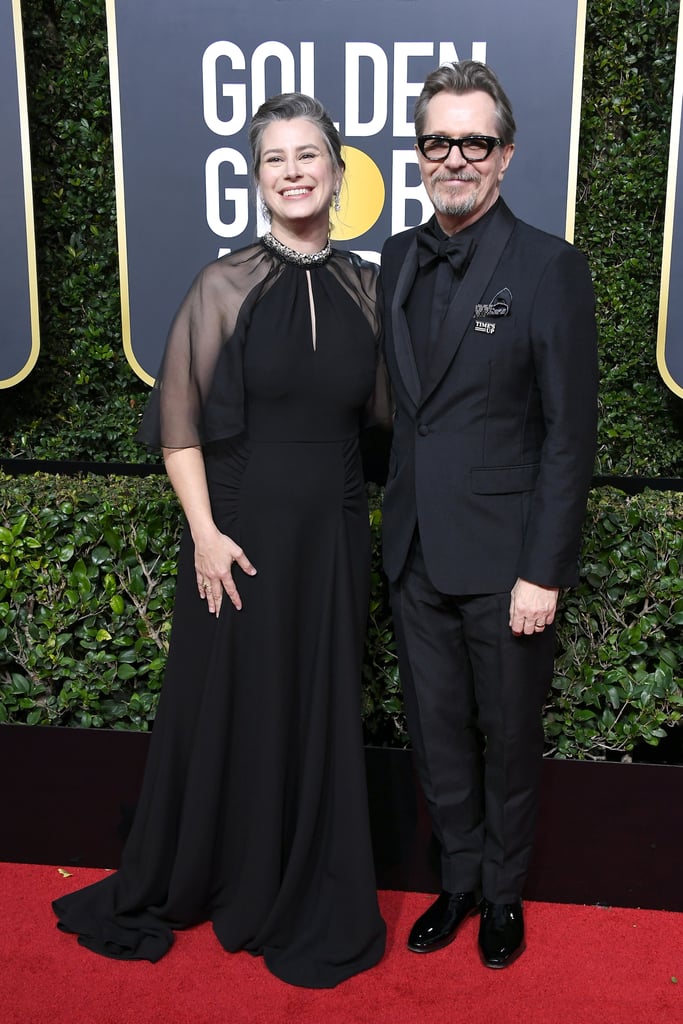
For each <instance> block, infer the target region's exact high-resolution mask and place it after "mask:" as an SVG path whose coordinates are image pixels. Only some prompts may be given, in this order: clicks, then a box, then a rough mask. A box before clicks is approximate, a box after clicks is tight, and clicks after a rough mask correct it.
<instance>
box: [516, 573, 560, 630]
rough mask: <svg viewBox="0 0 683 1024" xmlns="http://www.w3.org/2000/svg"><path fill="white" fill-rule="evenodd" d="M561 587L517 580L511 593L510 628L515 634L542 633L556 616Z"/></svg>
mask: <svg viewBox="0 0 683 1024" xmlns="http://www.w3.org/2000/svg"><path fill="white" fill-rule="evenodd" d="M559 592H560V588H559V587H541V586H539V585H538V584H537V583H529V581H528V580H519V579H518V580H517V582H516V583H515V585H514V587H513V588H512V593H511V594H510V629H511V630H512V632H513V633H514V634H515V636H521V635H522V634H523V633H526V634H527V635H531V634H532V633H542V632H543V630H544V629H545V627H546V626H549V625H550V624H551V623H552V622H553V620H554V618H555V610H556V608H557V597H558V594H559Z"/></svg>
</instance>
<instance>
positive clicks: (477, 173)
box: [416, 92, 515, 234]
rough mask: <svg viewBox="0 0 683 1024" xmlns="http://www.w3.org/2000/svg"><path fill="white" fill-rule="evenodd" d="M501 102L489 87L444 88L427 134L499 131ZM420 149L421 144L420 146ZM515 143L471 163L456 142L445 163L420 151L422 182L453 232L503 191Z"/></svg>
mask: <svg viewBox="0 0 683 1024" xmlns="http://www.w3.org/2000/svg"><path fill="white" fill-rule="evenodd" d="M495 110H496V108H495V103H494V101H493V99H492V97H491V96H489V95H488V93H485V92H466V93H461V94H456V93H451V92H440V93H437V95H436V96H434V97H433V98H432V99H431V100H430V101H429V103H428V105H427V116H426V119H425V126H424V129H423V134H425V135H444V136H447V137H449V138H452V139H462V138H464V137H465V136H467V135H491V136H497V135H498V123H497V120H496V114H495ZM416 148H417V147H416ZM514 148H515V147H514V145H508V146H496V147H495V148H494V149H493V150H492V151H491V153H490V154H489V155H488V156H487V157H486V159H485V160H482V161H480V162H477V163H468V162H467V161H466V160H465V158H464V157H463V156H462V154H461V153H460V150H459V149H458V147H457V146H453V147H452V148H451V151H450V153H449V155H448V157H447V158H446V160H445V161H443V163H436V162H434V161H431V160H427V158H426V157H424V156H423V155H422V153H420V151H419V149H418V150H417V158H418V163H419V166H420V174H421V175H422V181H423V183H424V186H425V188H426V190H427V194H428V195H429V198H430V199H431V201H432V204H433V205H434V209H435V210H436V218H437V220H438V222H439V224H440V225H441V227H442V228H443V230H444V231H445V232H446V233H447V234H453V233H454V232H455V231H460V230H461V229H462V228H464V227H467V225H468V224H472V223H474V221H476V220H479V218H480V217H482V216H483V215H484V214H485V213H486V211H487V210H489V209H490V208H491V207H492V206H493V204H494V203H495V201H496V199H497V198H498V195H499V192H500V183H501V181H502V180H503V176H504V174H505V171H506V170H507V167H508V164H509V163H510V160H511V159H512V154H513V152H514Z"/></svg>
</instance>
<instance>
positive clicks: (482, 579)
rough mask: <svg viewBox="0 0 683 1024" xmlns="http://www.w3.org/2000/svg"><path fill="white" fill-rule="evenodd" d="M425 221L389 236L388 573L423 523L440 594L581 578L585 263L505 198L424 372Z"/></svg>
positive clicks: (588, 379)
mask: <svg viewBox="0 0 683 1024" xmlns="http://www.w3.org/2000/svg"><path fill="white" fill-rule="evenodd" d="M417 230H418V229H416V228H412V229H410V230H408V231H404V232H402V233H401V234H398V235H395V236H393V237H392V238H390V239H389V240H388V241H387V242H386V244H385V246H384V250H383V253H382V269H381V281H382V291H383V295H384V300H383V301H384V330H385V339H384V345H385V356H386V361H387V366H388V368H389V374H390V376H391V381H392V385H393V390H394V401H395V406H396V415H395V422H394V437H393V443H392V450H391V456H390V464H389V477H388V480H387V485H386V490H385V495H384V511H383V520H384V564H385V569H386V572H387V575H388V576H389V578H390V580H392V581H393V580H396V579H397V578H398V576H399V575H400V573H401V570H402V568H403V566H404V564H405V560H406V556H407V553H408V550H409V547H410V543H411V539H412V537H413V535H414V531H415V527H416V526H418V527H419V533H420V539H421V543H422V548H423V553H424V558H425V563H426V567H427V571H428V573H429V576H430V579H431V581H432V583H433V585H434V586H435V587H436V588H437V589H438V590H440V591H442V592H443V593H448V594H463V595H464V594H475V593H479V594H482V593H501V592H503V591H507V590H509V589H510V588H511V587H512V586H513V585H514V582H515V580H516V579H517V577H521V578H523V579H526V580H530V581H531V582H533V583H538V584H541V585H543V586H569V585H572V584H574V583H575V582H576V581H577V573H578V565H577V562H578V553H579V547H580V534H581V524H582V521H583V516H584V512H585V503H586V497H587V493H588V488H589V485H590V480H591V475H592V472H593V462H594V457H595V435H596V419H597V345H596V326H595V312H594V297H593V287H592V282H591V276H590V272H589V269H588V265H587V263H586V260H585V259H584V257H583V256H582V255H581V254H580V253H579V252H578V250H576V249H575V248H574V247H573V246H571V245H570V244H569V243H567V242H565V241H563V240H562V239H560V238H556V237H555V236H553V235H549V234H546V233H545V232H542V231H539V230H537V229H536V228H533V227H530V226H529V225H528V224H525V223H524V222H523V221H520V220H518V219H517V218H516V217H514V216H513V215H512V213H511V212H510V210H509V209H508V208H507V206H506V205H505V204H504V203H503V202H502V200H501V201H500V202H499V204H498V207H497V209H496V210H495V212H494V214H493V216H492V218H491V221H490V224H489V226H488V227H487V229H486V231H485V233H484V235H483V237H482V238H481V239H480V240H479V243H478V246H477V250H476V253H475V256H474V259H473V260H472V262H471V263H470V266H469V268H468V270H467V273H466V274H465V276H464V278H463V279H462V281H461V283H460V286H459V289H458V291H457V293H456V295H455V298H454V300H453V302H452V304H451V306H450V309H449V311H448V313H447V315H446V318H445V320H444V323H443V328H442V331H441V334H440V337H439V339H438V344H437V348H436V355H435V356H432V358H431V360H430V372H431V376H430V379H429V380H427V381H420V380H419V378H418V373H417V367H416V361H415V349H414V346H416V345H419V344H421V343H423V342H424V340H425V339H424V338H411V337H410V335H409V330H408V324H407V320H406V315H405V309H404V306H405V302H406V298H407V296H408V295H409V293H410V289H411V287H412V285H413V282H414V280H415V273H416V270H417V247H416V242H415V235H416V232H417ZM505 289H507V291H505ZM495 297H498V299H497V301H495V302H493V301H492V300H494V298H495ZM482 306H484V307H486V306H488V307H489V308H488V309H487V308H484V309H482V308H481V307H482ZM477 307H480V308H479V309H477ZM506 310H507V311H506ZM425 329H426V325H425Z"/></svg>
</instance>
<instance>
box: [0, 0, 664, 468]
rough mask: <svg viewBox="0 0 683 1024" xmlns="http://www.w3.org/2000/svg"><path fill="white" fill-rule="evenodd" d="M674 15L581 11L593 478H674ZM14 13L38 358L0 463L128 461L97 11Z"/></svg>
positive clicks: (644, 1)
mask: <svg viewBox="0 0 683 1024" xmlns="http://www.w3.org/2000/svg"><path fill="white" fill-rule="evenodd" d="M678 8H679V4H678V3H674V2H670V0H588V17H587V33H586V57H585V71H584V92H583V104H582V121H581V149H580V161H579V194H578V207H577V226H576V241H577V243H578V244H579V245H580V246H581V248H583V249H584V251H585V252H586V253H587V255H588V256H589V259H590V262H591V265H592V268H593V272H594V276H595V284H596V290H597V297H598V310H599V322H600V337H601V360H602V389H601V412H602V416H601V426H600V450H599V459H598V466H597V471H598V472H600V473H614V474H626V475H628V474H636V475H644V476H649V477H652V476H663V477H676V476H683V402H681V400H680V399H679V398H676V397H675V396H673V395H672V393H671V392H670V391H669V390H668V389H667V388H666V386H665V385H664V384H663V382H662V381H661V380H660V378H659V375H658V372H657V368H656V363H655V345H656V321H657V308H658V290H659V275H660V263H661V248H662V224H663V214H664V193H665V184H666V180H665V179H666V175H665V173H664V170H665V168H666V164H667V156H668V140H669V127H670V116H671V94H672V87H673V76H674V65H675V43H676V27H677V18H678ZM22 9H23V14H24V33H25V49H26V65H27V79H28V90H29V115H30V123H31V147H32V159H33V168H34V190H35V209H36V230H37V242H38V273H39V287H40V306H41V325H42V349H41V355H40V359H39V361H38V364H37V366H36V368H35V370H34V371H33V373H31V374H30V375H29V377H28V379H27V380H26V381H25V382H23V383H22V384H20V385H18V386H17V387H15V388H12V389H10V390H9V391H5V392H4V393H3V401H2V403H1V406H2V407H1V408H0V455H2V456H16V457H28V458H52V459H76V460H89V459H90V460H97V461H114V462H116V461H127V460H133V461H144V460H146V459H147V458H148V456H147V455H146V454H145V453H144V452H142V451H141V450H140V449H139V447H137V446H136V445H135V444H134V442H133V440H132V438H133V434H134V431H135V425H136V423H137V420H138V416H139V412H140V406H141V404H142V403H143V402H144V399H145V396H146V394H147V389H146V387H145V386H144V385H143V384H142V383H141V382H139V381H138V380H137V378H135V376H134V375H133V373H132V371H131V370H130V368H129V366H128V364H127V362H126V360H125V357H124V355H123V350H122V347H121V324H120V317H119V306H118V294H117V284H118V269H117V259H116V246H117V242H116V225H115V210H114V172H113V158H112V147H111V123H110V109H109V80H108V67H107V49H106V25H105V3H104V0H24V2H23V3H22ZM539 87H540V86H539ZM541 166H542V165H540V164H539V167H541ZM539 173H542V171H541V172H539Z"/></svg>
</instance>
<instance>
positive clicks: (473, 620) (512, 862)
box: [391, 540, 555, 903]
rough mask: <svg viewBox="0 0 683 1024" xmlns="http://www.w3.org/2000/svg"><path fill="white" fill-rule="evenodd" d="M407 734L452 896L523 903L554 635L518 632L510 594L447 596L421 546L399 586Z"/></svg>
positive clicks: (396, 601)
mask: <svg viewBox="0 0 683 1024" xmlns="http://www.w3.org/2000/svg"><path fill="white" fill-rule="evenodd" d="M391 599H392V608H393V614H394V623H395V632H396V642H397V649H398V657H399V669H400V674H401V680H402V685H403V690H404V696H405V706H406V715H407V719H408V728H409V731H410V736H411V740H412V744H413V748H414V751H415V756H416V760H417V767H418V772H419V775H420V779H421V783H422V787H423V789H424V793H425V797H426V800H427V803H428V806H429V810H430V813H431V818H432V825H433V828H434V832H435V834H436V836H437V838H438V840H439V842H440V844H441V851H442V853H441V863H442V885H443V888H444V889H446V890H447V891H448V892H467V891H470V890H473V889H477V888H478V887H480V886H481V889H482V892H483V895H484V896H485V897H486V898H487V899H489V900H491V901H493V902H494V903H511V902H513V901H515V900H517V899H519V898H520V897H521V895H522V890H523V887H524V881H525V878H526V874H527V870H528V865H529V859H530V856H531V850H532V845H533V838H534V831H535V826H536V818H537V809H538V790H539V784H540V774H541V758H542V753H543V725H542V709H543V705H544V702H545V699H546V696H547V693H548V689H549V687H550V683H551V680H552V674H553V659H554V653H555V628H554V626H550V627H548V626H547V627H546V628H545V630H544V631H543V632H542V633H539V634H534V635H532V636H519V637H517V636H514V635H513V633H512V631H511V630H510V627H509V625H508V617H509V608H510V594H509V592H508V593H504V594H484V595H474V596H462V597H459V596H453V595H447V594H442V593H440V592H439V591H437V590H436V589H435V588H434V587H433V586H432V584H431V582H430V580H429V577H428V575H427V572H426V569H425V565H424V561H423V558H422V552H421V548H420V544H419V540H416V541H415V543H414V544H413V548H412V550H411V554H410V556H409V560H408V563H407V565H406V568H405V569H404V572H403V574H402V576H401V578H400V580H399V581H398V583H397V584H395V585H393V586H392V593H391Z"/></svg>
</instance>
